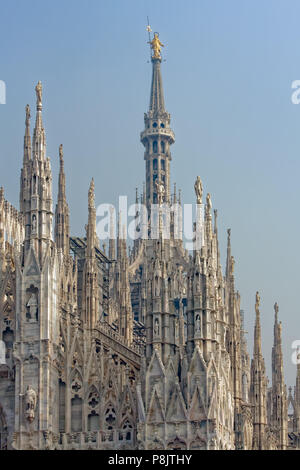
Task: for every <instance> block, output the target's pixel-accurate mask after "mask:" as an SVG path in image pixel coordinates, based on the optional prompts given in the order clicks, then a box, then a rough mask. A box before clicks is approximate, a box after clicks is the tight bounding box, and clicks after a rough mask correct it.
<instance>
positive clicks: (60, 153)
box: [59, 144, 64, 160]
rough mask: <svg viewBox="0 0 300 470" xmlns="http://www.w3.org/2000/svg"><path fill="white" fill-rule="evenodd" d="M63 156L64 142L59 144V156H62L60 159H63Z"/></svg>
mask: <svg viewBox="0 0 300 470" xmlns="http://www.w3.org/2000/svg"><path fill="white" fill-rule="evenodd" d="M63 156H64V151H63V144H60V146H59V158H60V160H62V158H63Z"/></svg>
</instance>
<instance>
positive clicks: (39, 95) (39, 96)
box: [35, 81, 43, 106]
mask: <svg viewBox="0 0 300 470" xmlns="http://www.w3.org/2000/svg"><path fill="white" fill-rule="evenodd" d="M35 92H36V104H37V106H41V105H42V93H43V89H42V83H41V82H40V81H39V82H38V84H37V86H36V87H35Z"/></svg>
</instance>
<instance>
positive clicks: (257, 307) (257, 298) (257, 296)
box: [255, 292, 260, 313]
mask: <svg viewBox="0 0 300 470" xmlns="http://www.w3.org/2000/svg"><path fill="white" fill-rule="evenodd" d="M259 304H260V296H259V293H258V292H256V295H255V312H256V313H258V312H259Z"/></svg>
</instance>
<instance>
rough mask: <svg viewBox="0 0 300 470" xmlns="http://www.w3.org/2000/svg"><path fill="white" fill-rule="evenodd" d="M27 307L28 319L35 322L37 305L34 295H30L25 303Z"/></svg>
mask: <svg viewBox="0 0 300 470" xmlns="http://www.w3.org/2000/svg"><path fill="white" fill-rule="evenodd" d="M27 307H29V313H30V319H31V320H35V319H36V318H37V311H38V303H37V297H36V294H35V293H32V294H31V296H30V298H29V300H28V303H27Z"/></svg>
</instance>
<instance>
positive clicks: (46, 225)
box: [20, 82, 53, 261]
mask: <svg viewBox="0 0 300 470" xmlns="http://www.w3.org/2000/svg"><path fill="white" fill-rule="evenodd" d="M35 91H36V97H37V105H36V122H35V128H34V132H33V145H32V158H30V152H31V144H30V129H29V119H30V109H29V106H26V120H25V138H24V159H23V168H22V170H21V182H20V210H21V212H22V214H23V216H24V218H25V227H26V230H25V255H26V253H27V252H28V250H29V247H30V246H33V247H35V251H36V255H37V257H38V258H39V259H40V261H42V258H43V255H44V254H45V251H46V250H47V248H48V244H49V241H52V218H53V212H52V172H51V165H50V159H49V158H46V138H45V130H44V127H43V122H42V85H41V82H38V84H37V86H36V88H35Z"/></svg>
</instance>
